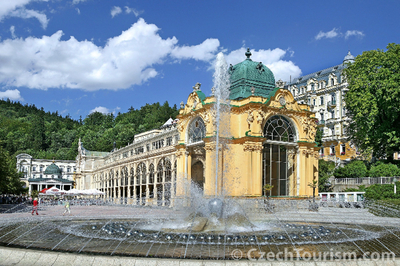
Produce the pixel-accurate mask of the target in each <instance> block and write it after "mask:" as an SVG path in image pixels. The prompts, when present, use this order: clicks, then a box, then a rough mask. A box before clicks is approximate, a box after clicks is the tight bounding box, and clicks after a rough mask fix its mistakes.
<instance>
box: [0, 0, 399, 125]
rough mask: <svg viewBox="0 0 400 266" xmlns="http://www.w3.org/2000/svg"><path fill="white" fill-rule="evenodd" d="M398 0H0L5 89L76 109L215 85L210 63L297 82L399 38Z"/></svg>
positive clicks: (0, 68)
mask: <svg viewBox="0 0 400 266" xmlns="http://www.w3.org/2000/svg"><path fill="white" fill-rule="evenodd" d="M399 10H400V1H398V0H385V1H369V0H362V1H351V0H346V1H342V0H337V1H334V2H332V1H320V0H319V1H294V0H293V1H285V0H281V1H267V0H265V1H260V0H259V1H251V0H249V1H239V0H237V1H222V0H221V1H218V0H213V1H211V0H203V1H191V0H185V1H177V0H169V1H156V0H148V1H143V0H142V1H135V0H112V1H110V0H1V1H0V98H2V99H7V98H9V99H10V100H12V101H20V102H21V103H22V104H28V105H31V104H34V105H35V106H36V107H38V108H41V107H43V108H44V110H45V111H50V112H56V111H57V112H58V113H59V114H61V115H62V116H66V115H69V116H70V117H72V118H73V119H79V118H80V117H82V118H85V117H86V116H87V115H88V114H90V113H92V112H94V111H99V112H102V113H114V114H118V112H121V113H124V112H127V111H128V109H129V108H130V107H133V108H135V109H139V108H140V107H141V106H143V105H145V104H146V103H149V104H151V103H155V102H160V103H161V104H163V103H164V102H165V101H168V103H169V104H170V105H171V106H173V105H174V104H176V105H177V106H178V107H179V104H180V102H181V101H184V102H186V100H187V97H188V95H189V94H190V93H191V92H192V91H193V86H194V85H195V84H196V83H197V82H199V83H201V90H202V91H203V92H204V93H205V94H206V95H207V96H209V95H210V94H211V88H212V87H213V72H214V69H213V65H214V62H215V59H216V55H217V54H218V53H220V52H222V53H223V54H224V55H225V59H226V61H227V63H228V64H233V65H234V64H237V63H239V62H241V61H243V60H244V59H245V58H246V57H245V55H244V53H245V51H246V49H247V48H250V50H251V52H252V57H251V59H252V60H254V61H257V62H262V63H263V64H265V65H266V66H268V67H269V68H270V69H271V70H272V72H273V73H274V76H275V80H279V79H282V80H284V81H289V80H290V78H292V79H293V78H296V77H299V76H301V75H306V74H310V73H313V72H316V71H319V70H322V69H324V68H328V67H331V66H334V65H337V64H340V63H342V62H343V58H344V57H345V56H346V54H347V52H348V51H349V50H350V51H351V53H352V54H353V55H354V56H357V55H360V54H362V52H363V51H368V50H376V49H382V50H385V49H386V46H387V45H388V44H389V43H399V38H400V27H399V26H398V24H399V23H398V12H399Z"/></svg>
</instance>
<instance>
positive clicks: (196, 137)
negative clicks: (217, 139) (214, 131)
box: [189, 117, 206, 143]
mask: <svg viewBox="0 0 400 266" xmlns="http://www.w3.org/2000/svg"><path fill="white" fill-rule="evenodd" d="M205 136H206V127H205V125H204V122H203V119H201V118H200V117H196V118H195V119H193V121H192V122H191V123H190V125H189V143H195V142H199V141H202V140H203V138H204V137H205Z"/></svg>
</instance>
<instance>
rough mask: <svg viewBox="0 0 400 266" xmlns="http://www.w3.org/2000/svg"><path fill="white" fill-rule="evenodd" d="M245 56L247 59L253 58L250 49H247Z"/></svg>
mask: <svg viewBox="0 0 400 266" xmlns="http://www.w3.org/2000/svg"><path fill="white" fill-rule="evenodd" d="M245 55H246V56H247V59H250V56H251V52H250V48H247V52H246V53H245Z"/></svg>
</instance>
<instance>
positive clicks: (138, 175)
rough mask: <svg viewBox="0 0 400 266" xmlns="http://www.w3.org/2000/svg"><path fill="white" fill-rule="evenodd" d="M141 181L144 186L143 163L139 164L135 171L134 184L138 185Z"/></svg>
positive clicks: (144, 167)
mask: <svg viewBox="0 0 400 266" xmlns="http://www.w3.org/2000/svg"><path fill="white" fill-rule="evenodd" d="M140 181H142V183H141V184H142V185H144V184H146V165H145V164H144V163H140V164H139V165H138V167H137V169H136V184H140Z"/></svg>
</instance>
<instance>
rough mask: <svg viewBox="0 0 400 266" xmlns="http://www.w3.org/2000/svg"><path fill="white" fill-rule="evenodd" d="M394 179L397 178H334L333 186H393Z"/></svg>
mask: <svg viewBox="0 0 400 266" xmlns="http://www.w3.org/2000/svg"><path fill="white" fill-rule="evenodd" d="M394 178H397V180H399V177H360V178H335V179H334V181H333V185H373V184H393V180H394Z"/></svg>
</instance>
